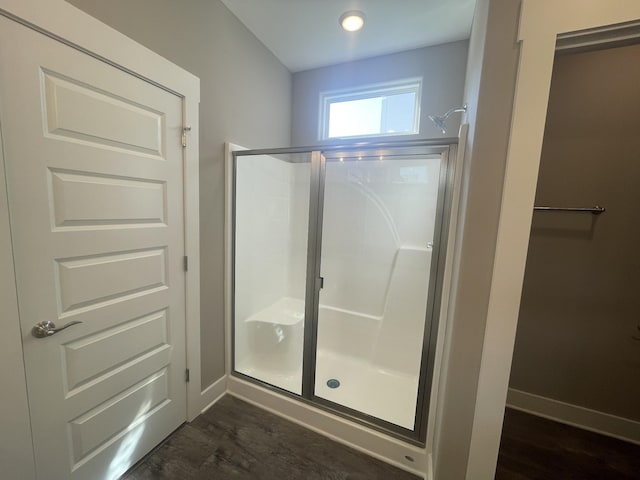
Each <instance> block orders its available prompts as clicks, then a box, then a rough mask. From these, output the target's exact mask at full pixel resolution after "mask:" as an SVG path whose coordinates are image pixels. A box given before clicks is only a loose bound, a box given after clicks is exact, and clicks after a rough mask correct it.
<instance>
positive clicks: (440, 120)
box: [429, 104, 467, 135]
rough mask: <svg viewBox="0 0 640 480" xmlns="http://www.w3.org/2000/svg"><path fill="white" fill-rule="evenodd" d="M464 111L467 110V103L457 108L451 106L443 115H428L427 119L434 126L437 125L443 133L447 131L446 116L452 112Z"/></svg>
mask: <svg viewBox="0 0 640 480" xmlns="http://www.w3.org/2000/svg"><path fill="white" fill-rule="evenodd" d="M466 111H467V105H466V104H465V105H463V106H462V107H459V108H452V109H451V110H449V111H448V112H447V113H445V114H444V115H429V120H431V121H432V122H433V123H435V124H436V127H438V128H439V129H440V131H441V132H442V134H443V135H445V134H446V133H447V118H449V116H450V115H451V114H453V113H458V112H466Z"/></svg>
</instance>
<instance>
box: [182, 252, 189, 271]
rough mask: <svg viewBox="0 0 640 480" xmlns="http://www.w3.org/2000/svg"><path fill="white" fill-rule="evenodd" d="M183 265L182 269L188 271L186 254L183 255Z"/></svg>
mask: <svg viewBox="0 0 640 480" xmlns="http://www.w3.org/2000/svg"><path fill="white" fill-rule="evenodd" d="M183 265H184V271H185V272H188V271H189V257H187V256H186V255H185V256H184V260H183Z"/></svg>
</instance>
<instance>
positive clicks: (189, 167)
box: [0, 0, 207, 479]
mask: <svg viewBox="0 0 640 480" xmlns="http://www.w3.org/2000/svg"><path fill="white" fill-rule="evenodd" d="M0 14H1V15H3V16H7V17H9V18H11V19H13V20H15V21H18V22H20V23H23V24H25V25H27V26H29V27H31V28H34V29H36V30H39V31H41V32H46V33H47V34H48V35H50V36H52V37H54V38H56V39H57V40H60V41H62V42H64V43H66V44H68V45H70V46H72V47H74V48H78V49H80V50H82V51H83V52H85V53H87V54H89V55H92V56H94V57H97V58H99V59H101V60H103V61H106V62H108V63H110V64H112V65H113V66H115V67H116V68H120V69H122V70H125V71H126V72H128V73H130V74H133V75H135V76H137V77H140V78H142V79H145V80H147V81H149V82H151V83H153V84H155V85H156V86H158V87H160V88H163V89H165V90H168V91H170V92H172V93H174V94H177V95H178V96H180V97H182V98H183V99H184V100H183V122H184V123H183V124H184V125H185V126H190V127H191V131H190V132H188V134H187V137H188V138H187V140H188V142H187V144H188V145H187V148H185V150H184V152H185V153H184V209H185V214H184V221H185V255H187V256H188V257H189V270H188V271H187V272H186V282H185V284H186V287H185V288H186V292H185V296H186V298H185V305H186V312H185V319H186V342H187V345H186V352H187V353H186V355H187V358H186V361H187V362H186V363H187V367H188V368H189V370H190V382H189V383H188V384H187V412H186V415H187V419H188V420H193V419H194V418H195V417H196V416H198V415H199V414H200V412H201V411H202V410H203V408H204V407H205V406H206V404H207V402H206V398H203V396H202V386H201V381H200V370H201V363H200V362H201V360H200V241H199V222H200V218H199V152H198V138H199V128H198V127H199V124H198V122H199V113H198V111H199V104H200V80H199V79H198V78H197V77H195V76H194V75H192V74H190V73H189V72H187V71H185V70H183V69H181V68H180V67H178V66H177V65H175V64H173V63H171V62H169V61H168V60H166V59H165V58H163V57H161V56H160V55H158V54H156V53H154V52H152V51H151V50H149V49H147V48H145V47H143V46H142V45H139V44H137V43H135V42H134V41H133V40H131V39H129V38H127V37H125V36H124V35H122V34H121V33H119V32H117V31H116V30H114V29H112V28H110V27H108V26H107V25H104V24H103V23H101V22H99V21H98V20H96V19H94V18H93V17H91V16H89V15H87V14H85V13H83V12H82V11H80V10H79V9H77V8H76V7H74V6H72V5H70V4H68V3H67V2H65V1H64V0H0ZM8 219H9V210H8V204H7V193H6V189H5V177H4V164H3V158H2V153H1V150H0V267H2V268H0V299H1V303H0V304H1V305H2V306H3V311H2V315H1V317H0V318H2V320H1V321H0V322H1V323H0V328H1V329H2V330H1V331H2V335H0V365H1V366H2V368H0V386H2V394H1V395H2V397H1V398H2V401H1V402H0V403H2V406H3V408H2V409H0V424H2V425H3V426H9V425H15V428H16V429H13V428H3V432H5V433H4V434H0V463H1V464H2V465H3V468H5V472H4V473H10V476H11V477H12V478H24V479H33V478H35V462H34V457H33V447H32V444H31V433H30V420H29V412H28V410H27V405H26V399H27V387H26V381H25V376H24V362H23V358H22V339H21V333H20V323H19V318H18V308H17V299H16V288H15V276H14V266H13V252H12V249H11V237H10V235H9V223H8ZM9 432H10V433H9ZM8 433H9V435H10V437H8V436H7V434H8ZM5 436H7V438H5ZM7 468H8V469H9V470H8V472H7V471H6V469H7Z"/></svg>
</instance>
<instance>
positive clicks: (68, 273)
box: [0, 17, 186, 480]
mask: <svg viewBox="0 0 640 480" xmlns="http://www.w3.org/2000/svg"><path fill="white" fill-rule="evenodd" d="M0 66H1V67H0V102H1V103H0V114H1V118H0V120H1V122H2V123H1V127H2V137H3V144H4V145H3V148H4V154H5V162H6V173H7V183H8V191H9V204H10V220H11V235H12V241H13V248H14V259H15V272H16V284H17V290H18V302H19V309H20V322H21V328H22V339H23V347H24V356H25V367H26V372H27V385H28V394H29V407H30V411H31V420H32V428H33V438H34V450H35V457H36V466H37V472H38V478H39V479H42V480H45V479H46V480H66V479H90V480H94V479H95V480H98V479H115V478H118V477H119V476H120V475H121V474H122V473H123V472H124V471H125V470H126V469H127V468H128V467H129V466H131V465H132V464H133V463H134V462H135V461H137V460H138V459H139V458H140V457H141V456H142V455H144V454H145V453H147V452H148V451H149V450H150V449H151V448H153V447H154V446H155V445H157V444H158V443H159V442H160V441H161V440H162V439H163V438H164V437H166V436H167V435H168V434H170V433H171V432H172V431H173V430H174V429H176V428H177V427H178V426H179V425H180V424H181V423H183V422H184V421H185V419H186V384H185V285H184V283H185V274H184V271H183V256H184V220H183V149H182V144H181V134H182V127H183V125H182V105H183V103H182V102H183V99H182V98H180V97H178V96H175V95H173V94H171V93H169V92H167V91H165V90H163V89H161V88H159V87H157V86H155V85H152V84H151V83H148V82H146V81H144V80H141V79H140V78H137V77H136V76H133V75H131V74H129V73H126V72H124V71H122V70H120V69H118V68H116V67H114V66H112V65H109V64H107V63H105V62H102V61H100V60H98V59H96V58H93V57H92V56H90V55H88V54H86V53H83V52H81V51H79V50H77V49H75V48H73V47H70V46H68V45H65V44H63V43H61V42H59V41H57V40H54V39H52V38H49V37H48V36H45V35H43V34H41V33H38V32H36V31H34V30H31V29H30V28H26V27H24V26H22V25H19V24H17V23H15V22H13V21H11V20H8V19H6V18H4V17H0ZM46 321H49V322H53V323H54V324H55V327H56V328H60V327H63V326H65V325H67V324H71V326H69V327H68V328H66V329H64V330H61V331H59V332H55V331H52V330H51V329H52V328H53V326H51V325H49V326H45V327H43V328H42V329H41V333H42V334H44V337H43V338H36V337H35V336H34V335H33V333H32V328H33V327H34V325H36V324H37V323H38V322H46ZM73 322H81V323H75V324H73ZM47 331H49V333H51V335H47V334H46V333H47ZM0 476H1V474H0Z"/></svg>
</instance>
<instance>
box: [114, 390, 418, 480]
mask: <svg viewBox="0 0 640 480" xmlns="http://www.w3.org/2000/svg"><path fill="white" fill-rule="evenodd" d="M151 479H153V480H162V479H171V480H174V479H175V480H192V479H194V480H195V479H198V480H200V479H215V480H228V479H229V480H231V479H233V480H238V479H241V480H245V479H246V480H249V479H251V480H303V479H304V480H416V479H418V477H416V476H414V475H411V474H410V473H407V472H405V471H402V470H399V469H397V468H394V467H393V466H391V465H388V464H386V463H384V462H381V461H379V460H376V459H374V458H371V457H368V456H367V455H364V454H362V453H360V452H358V451H356V450H353V449H351V448H348V447H346V446H344V445H341V444H339V443H336V442H334V441H332V440H330V439H328V438H326V437H323V436H322V435H319V434H317V433H315V432H312V431H311V430H307V429H305V428H303V427H301V426H299V425H296V424H294V423H291V422H288V421H286V420H284V419H282V418H280V417H278V416H276V415H273V414H271V413H269V412H266V411H264V410H262V409H260V408H257V407H255V406H253V405H250V404H248V403H246V402H243V401H241V400H238V399H237V398H234V397H232V396H230V395H227V396H225V397H223V398H222V399H221V400H220V401H219V402H218V403H216V404H215V405H214V406H213V407H211V408H210V409H209V410H208V411H207V412H206V413H204V414H203V415H200V416H199V417H198V418H197V419H196V420H195V421H193V422H192V423H190V424H185V425H183V426H182V427H181V428H180V429H179V430H177V431H176V432H174V433H173V434H172V435H171V436H170V437H169V438H168V439H167V440H165V442H164V443H163V444H162V445H160V446H159V447H158V448H156V449H155V450H154V451H153V452H151V453H150V454H149V455H148V456H147V457H145V458H144V459H143V460H141V461H140V462H139V463H138V464H137V465H136V466H134V467H133V468H132V469H131V470H130V471H129V472H128V473H127V474H126V475H125V476H124V477H123V480H151Z"/></svg>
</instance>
